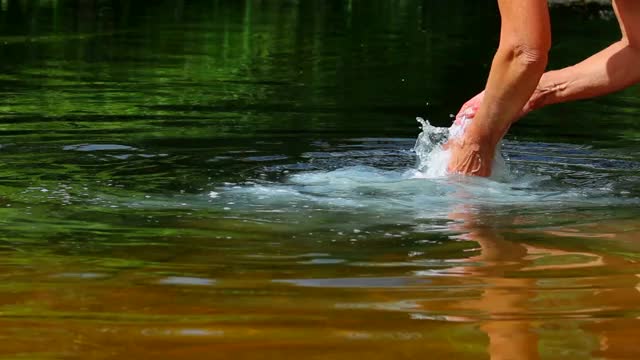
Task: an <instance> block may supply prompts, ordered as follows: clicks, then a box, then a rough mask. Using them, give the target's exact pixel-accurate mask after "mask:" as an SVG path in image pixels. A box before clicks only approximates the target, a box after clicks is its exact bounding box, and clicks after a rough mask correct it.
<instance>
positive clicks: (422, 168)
mask: <svg viewBox="0 0 640 360" xmlns="http://www.w3.org/2000/svg"><path fill="white" fill-rule="evenodd" d="M416 120H418V122H419V123H420V125H421V126H420V127H421V129H422V132H421V133H420V135H418V139H417V140H416V144H415V146H414V148H413V151H415V153H416V155H417V156H418V163H417V165H416V168H417V171H416V172H415V174H414V177H415V178H427V179H433V178H439V177H444V176H447V175H448V171H447V166H448V164H449V160H450V159H451V152H450V151H449V150H447V149H445V146H444V145H445V144H446V143H447V142H448V141H449V140H451V139H456V138H459V137H461V136H462V135H463V134H464V131H465V129H466V127H467V126H468V125H469V123H470V122H471V119H467V118H466V117H463V118H462V119H461V121H460V122H455V123H454V124H453V125H451V127H449V128H439V127H435V126H432V125H431V124H430V123H429V121H427V120H425V119H423V118H420V117H419V118H416ZM490 178H491V179H492V180H505V179H508V178H509V171H508V168H507V166H506V163H505V161H504V158H503V157H502V154H501V151H500V146H498V148H497V149H496V154H495V156H494V161H493V167H492V172H491V177H490Z"/></svg>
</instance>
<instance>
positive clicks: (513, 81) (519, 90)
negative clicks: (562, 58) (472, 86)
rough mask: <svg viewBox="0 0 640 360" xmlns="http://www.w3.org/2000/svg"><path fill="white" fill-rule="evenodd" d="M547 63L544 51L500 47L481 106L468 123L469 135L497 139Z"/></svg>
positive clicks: (525, 98)
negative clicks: (469, 123)
mask: <svg viewBox="0 0 640 360" xmlns="http://www.w3.org/2000/svg"><path fill="white" fill-rule="evenodd" d="M546 63H547V54H546V51H544V50H542V51H535V50H534V51H533V52H530V53H527V52H524V53H522V52H521V51H520V50H519V49H513V48H509V47H505V48H501V49H499V50H498V52H497V53H496V56H495V58H494V60H493V64H492V67H491V72H490V74H489V79H488V81H487V86H486V89H485V95H484V100H483V102H482V106H481V107H480V109H479V111H478V113H477V114H476V116H475V120H474V121H473V122H472V123H471V125H470V126H471V128H470V129H469V130H470V131H471V134H470V135H474V137H478V138H489V139H491V141H492V142H497V141H498V140H499V139H500V138H501V137H502V136H503V135H504V134H505V133H506V131H507V130H508V128H509V126H510V124H511V122H512V121H513V119H514V118H516V117H517V116H518V114H520V112H521V110H522V108H523V106H524V105H525V104H526V103H527V100H529V99H530V98H531V95H532V93H533V92H534V90H535V89H536V85H538V84H539V80H540V78H541V76H542V74H543V72H544V69H545V67H546Z"/></svg>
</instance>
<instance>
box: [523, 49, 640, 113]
mask: <svg viewBox="0 0 640 360" xmlns="http://www.w3.org/2000/svg"><path fill="white" fill-rule="evenodd" d="M638 82H640V49H639V48H637V47H632V46H629V44H628V42H627V41H626V40H621V41H619V42H617V43H614V44H612V45H611V46H609V47H608V48H606V49H604V50H602V51H601V52H599V53H597V54H595V55H593V56H591V57H590V58H588V59H586V60H584V61H582V62H581V63H579V64H576V65H574V66H570V67H567V68H564V69H561V70H555V71H549V72H547V73H545V74H544V75H543V76H542V78H541V79H540V83H539V84H538V86H537V87H536V90H535V91H534V93H533V95H532V97H531V99H530V101H529V102H528V103H527V105H526V106H525V109H524V111H525V112H528V111H531V110H534V109H537V108H540V107H543V106H546V105H551V104H557V103H562V102H567V101H571V100H579V99H587V98H592V97H596V96H600V95H605V94H609V93H612V92H615V91H618V90H622V89H624V88H626V87H629V86H631V85H633V84H635V83H638Z"/></svg>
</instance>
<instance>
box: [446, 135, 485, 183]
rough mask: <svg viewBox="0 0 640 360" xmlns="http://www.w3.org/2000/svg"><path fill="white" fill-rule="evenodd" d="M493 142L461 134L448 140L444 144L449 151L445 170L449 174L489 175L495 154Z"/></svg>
mask: <svg viewBox="0 0 640 360" xmlns="http://www.w3.org/2000/svg"><path fill="white" fill-rule="evenodd" d="M496 145H497V144H495V143H493V142H491V141H489V140H486V141H483V140H477V139H474V138H473V137H468V136H463V137H461V138H455V139H451V140H449V142H448V143H447V144H446V147H447V149H448V150H449V152H450V153H451V157H450V158H449V165H448V166H447V171H448V172H449V173H450V174H461V175H475V176H482V177H488V176H491V167H492V165H493V158H494V156H495V149H496Z"/></svg>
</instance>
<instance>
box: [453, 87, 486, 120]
mask: <svg viewBox="0 0 640 360" xmlns="http://www.w3.org/2000/svg"><path fill="white" fill-rule="evenodd" d="M483 99H484V91H482V92H481V93H479V94H478V95H476V96H474V97H472V98H471V99H470V100H469V101H467V102H466V103H464V104H463V105H462V107H461V108H460V110H459V111H458V114H456V120H455V121H454V123H455V124H456V125H462V120H463V119H473V118H474V117H475V116H476V113H477V112H478V109H480V105H481V104H482V100H483Z"/></svg>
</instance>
